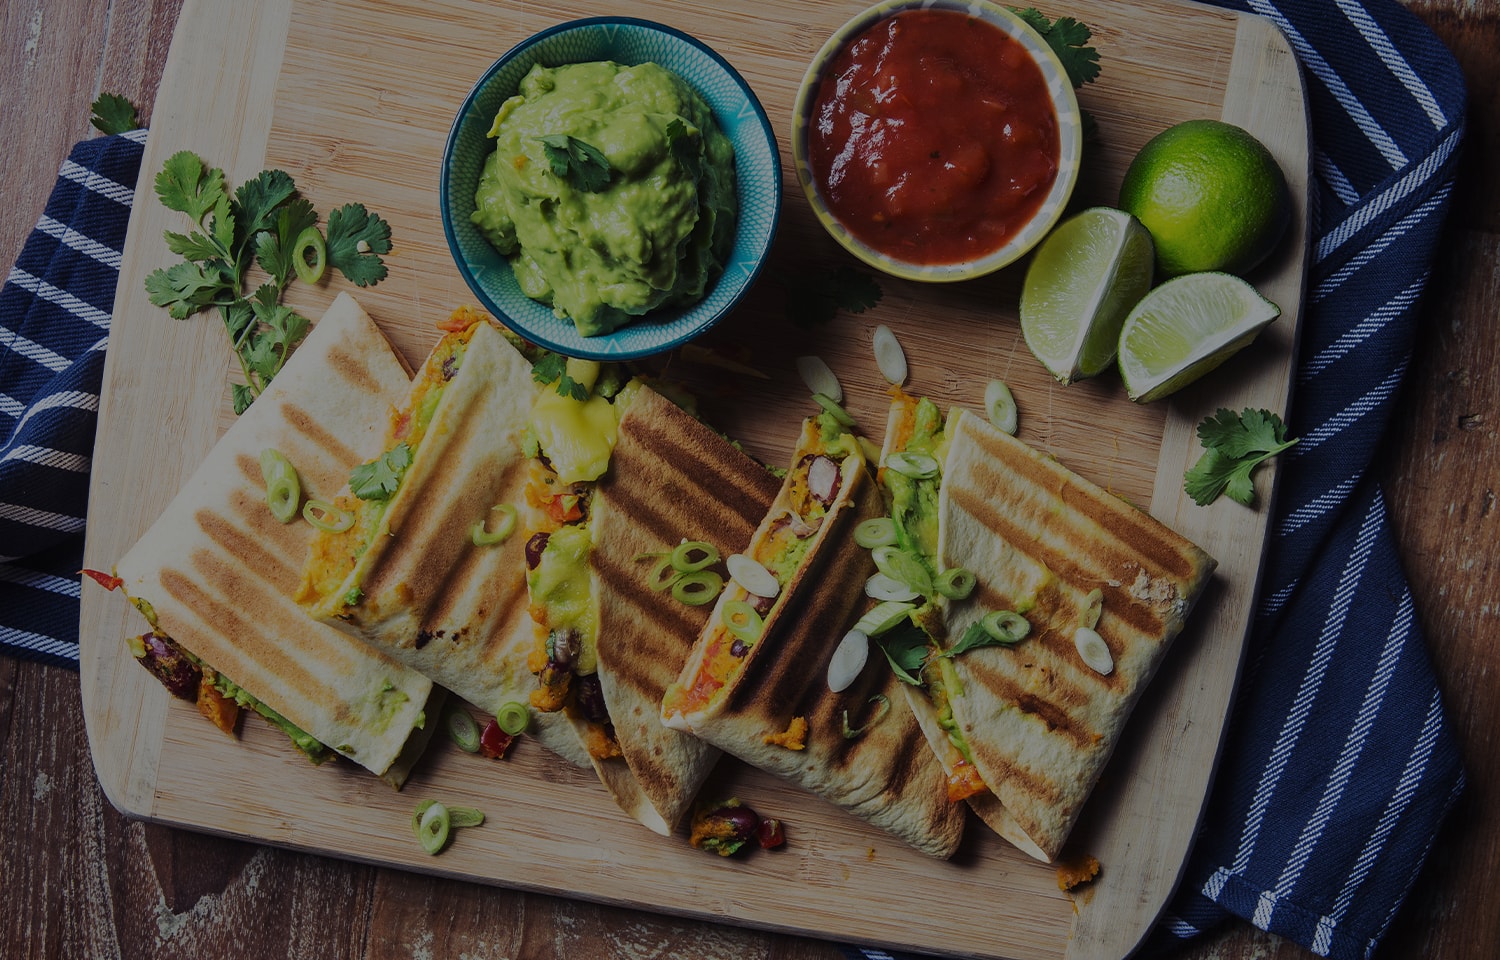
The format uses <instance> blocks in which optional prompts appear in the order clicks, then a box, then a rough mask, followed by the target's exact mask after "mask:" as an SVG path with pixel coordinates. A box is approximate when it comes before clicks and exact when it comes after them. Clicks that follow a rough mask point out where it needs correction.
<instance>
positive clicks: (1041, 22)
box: [1007, 7, 1099, 89]
mask: <svg viewBox="0 0 1500 960" xmlns="http://www.w3.org/2000/svg"><path fill="white" fill-rule="evenodd" d="M1007 9H1009V10H1010V11H1011V12H1012V13H1014V14H1015V15H1016V16H1018V17H1020V18H1021V19H1022V20H1024V21H1026V25H1027V26H1029V27H1031V28H1032V29H1033V30H1035V31H1036V32H1037V33H1038V34H1040V35H1041V37H1042V39H1043V40H1045V41H1047V46H1049V47H1051V48H1052V52H1053V53H1055V54H1057V59H1058V60H1060V61H1062V65H1063V69H1064V70H1066V71H1067V73H1068V80H1069V82H1071V83H1072V84H1073V86H1074V88H1075V89H1076V88H1078V87H1081V86H1083V85H1084V84H1085V83H1093V82H1094V80H1095V79H1096V78H1097V77H1098V76H1099V51H1097V50H1095V49H1094V48H1093V47H1091V46H1088V42H1089V40H1090V38H1092V37H1093V35H1094V32H1093V31H1092V30H1090V29H1089V28H1088V26H1087V25H1085V24H1082V23H1080V22H1078V21H1077V20H1075V19H1073V18H1072V17H1058V18H1057V19H1056V20H1055V21H1054V20H1049V19H1048V18H1047V15H1046V14H1044V13H1042V12H1041V11H1040V10H1038V9H1036V8H1035V7H1025V8H1021V7H1009V8H1007Z"/></svg>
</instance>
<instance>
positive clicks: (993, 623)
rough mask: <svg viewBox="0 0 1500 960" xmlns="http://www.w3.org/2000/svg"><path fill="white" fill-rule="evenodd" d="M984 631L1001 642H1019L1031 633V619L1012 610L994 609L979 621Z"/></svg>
mask: <svg viewBox="0 0 1500 960" xmlns="http://www.w3.org/2000/svg"><path fill="white" fill-rule="evenodd" d="M979 625H980V626H981V627H983V628H984V632H985V633H987V634H989V635H990V636H992V637H994V638H995V639H996V640H998V641H1000V642H1001V643H1019V642H1021V641H1022V640H1024V639H1026V635H1027V634H1029V633H1031V621H1029V620H1027V619H1026V618H1025V617H1023V616H1021V615H1020V614H1019V613H1016V612H1015V611H1013V610H995V611H992V612H990V613H987V614H985V615H984V617H983V619H981V620H980V621H979Z"/></svg>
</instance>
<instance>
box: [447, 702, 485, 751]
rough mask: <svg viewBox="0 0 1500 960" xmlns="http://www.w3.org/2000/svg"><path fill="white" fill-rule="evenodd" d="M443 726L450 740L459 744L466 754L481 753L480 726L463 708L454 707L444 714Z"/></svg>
mask: <svg viewBox="0 0 1500 960" xmlns="http://www.w3.org/2000/svg"><path fill="white" fill-rule="evenodd" d="M443 726H444V728H445V729H447V731H448V739H450V740H452V741H453V742H454V743H456V744H458V749H460V750H462V751H463V752H464V753H478V752H479V724H477V723H475V722H474V718H473V717H472V716H470V715H469V711H467V710H465V709H464V708H463V707H453V708H451V709H449V710H448V711H447V712H446V713H444V714H443Z"/></svg>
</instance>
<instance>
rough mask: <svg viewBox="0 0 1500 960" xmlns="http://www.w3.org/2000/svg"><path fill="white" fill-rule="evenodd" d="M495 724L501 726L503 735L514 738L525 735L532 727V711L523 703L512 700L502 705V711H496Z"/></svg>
mask: <svg viewBox="0 0 1500 960" xmlns="http://www.w3.org/2000/svg"><path fill="white" fill-rule="evenodd" d="M495 722H496V723H498V724H499V725H500V732H501V733H504V734H505V735H506V736H511V737H514V736H517V735H519V734H522V733H525V732H526V728H527V727H529V726H531V711H530V710H528V709H527V707H526V704H524V703H522V702H521V701H519V700H511V701H508V702H506V703H502V704H500V709H499V710H496V711H495Z"/></svg>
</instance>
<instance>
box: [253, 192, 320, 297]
mask: <svg viewBox="0 0 1500 960" xmlns="http://www.w3.org/2000/svg"><path fill="white" fill-rule="evenodd" d="M274 221H275V222H274V228H273V229H268V230H262V231H261V232H260V233H258V234H256V236H255V261H256V262H257V263H259V264H260V267H261V269H262V270H264V271H266V273H268V274H270V275H271V277H272V279H274V280H275V281H276V284H277V285H278V286H280V287H285V286H286V285H287V283H288V282H289V281H290V280H291V278H292V272H293V271H294V270H295V269H296V266H297V264H296V260H295V256H296V254H295V249H296V243H297V237H298V235H300V234H301V233H302V231H303V230H305V229H306V228H308V227H310V226H314V225H316V224H317V222H318V213H317V211H316V210H314V209H313V205H312V204H311V203H310V202H309V201H307V200H304V199H302V198H301V197H295V198H293V199H291V200H288V201H287V202H286V203H285V204H283V205H282V207H281V209H280V210H278V211H277V212H276V216H275V218H274Z"/></svg>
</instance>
